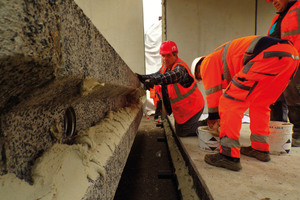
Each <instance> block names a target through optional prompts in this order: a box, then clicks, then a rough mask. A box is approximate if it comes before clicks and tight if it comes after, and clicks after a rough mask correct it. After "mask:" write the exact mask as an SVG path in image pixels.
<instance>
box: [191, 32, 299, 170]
mask: <svg viewBox="0 0 300 200" xmlns="http://www.w3.org/2000/svg"><path fill="white" fill-rule="evenodd" d="M298 65H299V54H298V51H297V49H296V48H295V47H294V46H293V45H292V44H291V43H290V42H289V41H288V40H279V39H275V38H270V37H267V36H265V37H262V36H247V37H243V38H238V39H235V40H233V41H231V42H227V43H225V44H224V45H222V46H221V47H219V48H217V49H216V51H215V52H213V53H211V54H209V55H208V56H206V57H199V58H196V59H195V60H194V61H193V64H192V73H195V78H196V79H197V80H202V81H203V85H204V89H205V92H206V95H207V96H206V98H207V99H206V100H207V106H208V112H209V117H208V121H207V123H209V121H214V122H216V120H217V119H218V118H220V133H219V137H220V152H219V153H217V154H207V155H205V158H204V160H205V162H207V163H208V164H210V165H214V166H216V167H224V168H226V169H230V170H233V171H239V170H240V169H241V168H242V166H241V164H240V153H242V154H244V155H247V156H250V157H254V158H256V159H258V160H261V161H269V160H270V155H269V150H270V147H269V143H268V138H269V134H270V130H269V121H270V108H269V106H270V105H271V104H272V103H274V102H275V101H276V99H277V98H278V97H279V96H280V94H281V93H282V92H283V90H284V89H285V88H286V86H287V85H288V82H289V80H290V79H291V77H292V76H293V74H294V73H295V70H297V69H298ZM222 89H225V91H224V93H223V92H222ZM248 108H249V117H250V130H251V136H250V140H251V146H249V147H241V148H240V143H239V138H240V130H241V125H242V118H243V116H244V113H245V112H246V110H247V109H248Z"/></svg>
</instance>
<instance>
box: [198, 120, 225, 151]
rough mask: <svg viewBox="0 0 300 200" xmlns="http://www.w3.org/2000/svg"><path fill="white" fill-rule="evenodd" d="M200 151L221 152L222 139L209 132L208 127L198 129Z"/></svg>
mask: <svg viewBox="0 0 300 200" xmlns="http://www.w3.org/2000/svg"><path fill="white" fill-rule="evenodd" d="M197 135H198V141H199V146H200V150H202V151H205V152H219V150H220V147H219V145H220V138H219V137H217V136H215V135H214V133H213V132H212V131H210V130H208V126H200V127H199V128H198V129H197Z"/></svg>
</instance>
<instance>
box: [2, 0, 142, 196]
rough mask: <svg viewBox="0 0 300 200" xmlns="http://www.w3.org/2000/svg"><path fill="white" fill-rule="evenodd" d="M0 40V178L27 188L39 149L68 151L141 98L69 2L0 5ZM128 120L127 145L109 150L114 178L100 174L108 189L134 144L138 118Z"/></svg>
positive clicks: (130, 76)
mask: <svg viewBox="0 0 300 200" xmlns="http://www.w3.org/2000/svg"><path fill="white" fill-rule="evenodd" d="M100 31H101V30H100ZM0 33H1V34H0V35H1V36H0V37H1V38H0V45H1V48H0V120H1V121H0V123H1V125H0V174H1V175H5V174H7V173H13V174H16V176H17V177H18V178H20V179H24V180H25V181H27V182H29V183H32V181H33V180H32V177H31V168H32V166H33V165H34V163H35V161H36V159H37V158H39V157H40V156H41V155H43V153H44V152H45V151H46V150H47V149H49V148H50V147H52V146H53V145H54V144H57V143H59V144H62V143H65V144H70V145H71V144H72V143H73V138H74V137H75V135H76V134H77V133H78V132H79V131H81V130H86V129H88V128H90V127H92V126H94V125H95V124H96V123H98V122H100V121H101V120H102V119H103V118H105V116H106V115H107V113H108V112H110V111H117V110H119V109H120V108H124V107H127V106H132V105H134V104H136V105H138V104H140V103H141V102H140V101H139V98H140V97H141V96H143V95H145V93H144V92H141V91H138V88H139V87H140V83H139V81H138V79H137V78H136V77H135V74H134V73H133V72H132V71H131V70H130V68H129V67H128V66H127V65H126V63H125V62H124V61H123V60H122V58H121V57H120V56H119V55H118V53H117V52H116V51H115V50H114V49H113V48H112V46H111V45H110V44H109V43H108V42H107V41H106V39H105V38H104V37H103V36H102V34H101V33H100V32H99V30H97V29H96V28H95V26H94V25H93V24H92V22H91V21H90V19H89V18H88V17H86V16H85V15H84V13H83V11H82V10H81V9H80V8H79V7H78V6H77V5H76V3H75V2H74V1H72V0H49V1H42V0H24V1H23V0H21V1H20V0H3V1H1V2H0ZM136 115H137V117H136V118H132V119H133V120H134V121H132V125H130V127H127V128H128V129H127V131H125V132H124V134H125V135H124V140H127V139H129V140H130V142H126V143H124V141H123V142H120V143H119V144H116V146H117V147H118V148H116V149H117V150H118V151H116V152H115V154H114V157H112V158H111V159H112V162H110V164H112V163H116V164H115V165H114V166H115V167H114V168H115V169H118V170H117V171H118V173H116V171H115V170H112V169H113V168H111V167H108V168H107V170H108V171H111V175H113V176H116V178H115V179H113V180H114V181H112V182H111V183H110V184H111V185H116V184H117V180H118V179H117V178H119V177H120V175H121V171H122V166H123V165H124V163H125V162H126V158H127V156H120V157H119V155H120V154H119V153H118V152H125V153H128V152H129V151H130V147H131V144H132V142H133V140H134V137H132V135H135V132H136V130H137V127H138V125H139V122H140V119H141V114H140V113H136ZM127 136H128V137H127ZM108 174H109V173H108ZM99 181H101V180H99ZM102 181H103V180H102ZM100 189H101V187H100V186H99V185H98V187H95V188H94V189H91V190H90V191H89V193H94V194H97V193H99V190H100ZM109 192H110V193H112V194H113V193H114V191H113V190H111V191H109ZM108 198H111V196H110V197H108ZM101 199H102V198H101Z"/></svg>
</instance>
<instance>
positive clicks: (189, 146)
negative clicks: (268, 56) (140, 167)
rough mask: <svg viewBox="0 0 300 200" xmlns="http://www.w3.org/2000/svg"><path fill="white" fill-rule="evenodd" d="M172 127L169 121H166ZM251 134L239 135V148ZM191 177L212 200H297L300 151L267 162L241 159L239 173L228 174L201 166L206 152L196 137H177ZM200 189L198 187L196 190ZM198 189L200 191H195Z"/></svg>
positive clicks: (248, 142) (299, 188) (299, 176)
mask: <svg viewBox="0 0 300 200" xmlns="http://www.w3.org/2000/svg"><path fill="white" fill-rule="evenodd" d="M169 120H170V122H171V124H173V122H172V120H173V119H172V118H169ZM249 135H250V131H244V130H242V131H241V138H240V143H241V145H242V146H248V145H249V144H250V139H249ZM177 139H178V144H179V145H180V146H181V149H182V153H183V154H184V156H185V158H186V162H187V165H189V166H190V168H191V169H192V170H191V172H190V173H191V175H192V176H193V177H194V180H196V182H197V181H198V182H199V184H198V186H196V189H197V187H203V188H204V189H205V191H206V193H207V197H208V199H214V200H300V147H298V148H297V147H292V148H290V152H289V153H282V154H277V155H271V161H270V162H261V161H258V160H256V159H255V158H251V157H247V156H244V155H241V164H242V170H241V171H239V172H234V171H230V170H227V169H224V168H217V167H214V166H211V165H208V164H206V163H205V162H204V156H205V154H207V153H208V152H206V151H204V150H202V149H200V146H199V141H198V137H197V136H195V137H186V138H182V137H177ZM199 185H201V186H199ZM198 189H199V188H198Z"/></svg>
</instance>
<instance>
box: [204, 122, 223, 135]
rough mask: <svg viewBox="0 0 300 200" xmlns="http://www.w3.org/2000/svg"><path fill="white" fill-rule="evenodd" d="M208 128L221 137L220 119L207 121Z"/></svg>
mask: <svg viewBox="0 0 300 200" xmlns="http://www.w3.org/2000/svg"><path fill="white" fill-rule="evenodd" d="M207 126H208V129H209V130H210V131H212V132H213V133H215V135H217V136H219V133H220V119H211V120H210V119H207Z"/></svg>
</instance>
